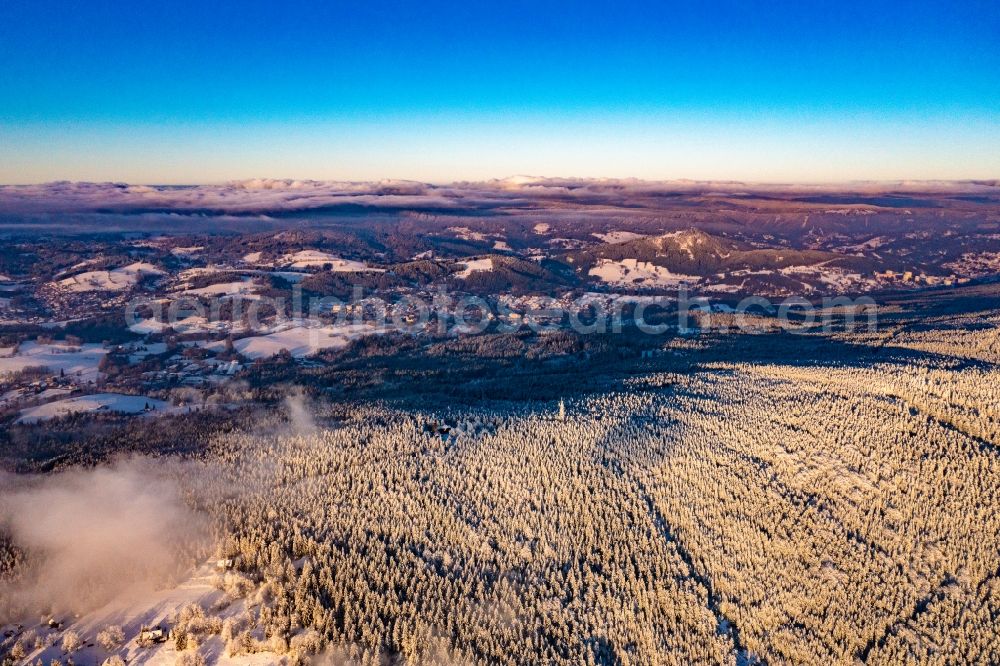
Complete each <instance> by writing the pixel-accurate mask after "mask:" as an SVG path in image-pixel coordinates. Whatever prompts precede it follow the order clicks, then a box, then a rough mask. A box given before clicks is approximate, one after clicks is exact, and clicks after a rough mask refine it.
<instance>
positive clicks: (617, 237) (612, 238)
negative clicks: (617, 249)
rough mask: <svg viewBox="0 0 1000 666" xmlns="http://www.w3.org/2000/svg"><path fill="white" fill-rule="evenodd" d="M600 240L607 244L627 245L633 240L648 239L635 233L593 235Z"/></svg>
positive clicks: (616, 232) (622, 232) (612, 232)
mask: <svg viewBox="0 0 1000 666" xmlns="http://www.w3.org/2000/svg"><path fill="white" fill-rule="evenodd" d="M592 235H594V236H596V237H597V238H600V239H601V240H602V241H604V242H605V243H627V242H628V241H631V240H636V239H639V238H646V235H645V234H637V233H635V232H633V231H609V232H607V233H605V234H592Z"/></svg>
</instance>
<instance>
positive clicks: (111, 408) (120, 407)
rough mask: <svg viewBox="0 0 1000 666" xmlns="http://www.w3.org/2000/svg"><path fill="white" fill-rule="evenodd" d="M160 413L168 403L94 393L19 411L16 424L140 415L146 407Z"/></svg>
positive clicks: (130, 396) (168, 406)
mask: <svg viewBox="0 0 1000 666" xmlns="http://www.w3.org/2000/svg"><path fill="white" fill-rule="evenodd" d="M147 406H148V407H149V408H150V409H152V410H156V411H157V412H159V413H162V412H164V411H166V410H168V409H170V403H168V402H164V401H163V400H154V399H153V398H146V397H144V396H141V395H122V394H120V393H95V394H93V395H82V396H77V397H75V398H65V399H63V400H56V401H55V402H49V403H46V404H44V405H38V406H37V407H29V408H27V409H22V410H21V415H20V416H19V417H18V419H17V422H18V423H38V422H39V421H47V420H48V419H53V418H57V417H60V416H67V415H69V414H79V413H83V412H117V413H119V414H140V413H142V412H144V411H146V407H147Z"/></svg>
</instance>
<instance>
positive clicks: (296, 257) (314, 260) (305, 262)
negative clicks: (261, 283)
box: [280, 250, 384, 273]
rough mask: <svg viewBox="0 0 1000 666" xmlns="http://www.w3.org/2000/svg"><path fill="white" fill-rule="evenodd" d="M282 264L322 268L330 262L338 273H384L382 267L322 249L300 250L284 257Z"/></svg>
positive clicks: (293, 266)
mask: <svg viewBox="0 0 1000 666" xmlns="http://www.w3.org/2000/svg"><path fill="white" fill-rule="evenodd" d="M280 263H281V264H283V265H287V266H291V267H292V268H322V267H323V266H325V265H326V264H330V266H331V268H330V270H332V271H334V272H336V273H354V272H363V271H364V272H372V273H382V272H384V269H382V268H370V267H369V266H367V265H365V264H364V263H362V262H360V261H352V260H350V259H341V258H340V257H338V256H336V255H333V254H330V253H328V252H321V251H320V250H300V251H299V252H296V253H294V254H286V255H285V256H284V257H282V259H281V261H280Z"/></svg>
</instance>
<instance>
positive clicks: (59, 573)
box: [0, 459, 209, 623]
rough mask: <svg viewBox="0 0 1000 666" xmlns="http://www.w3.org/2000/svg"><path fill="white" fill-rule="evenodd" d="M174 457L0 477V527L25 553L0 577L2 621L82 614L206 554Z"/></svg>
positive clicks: (200, 520)
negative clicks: (186, 501) (42, 615)
mask: <svg viewBox="0 0 1000 666" xmlns="http://www.w3.org/2000/svg"><path fill="white" fill-rule="evenodd" d="M177 465H178V463H167V462H157V461H150V460H144V459H133V460H128V461H121V462H118V463H116V464H114V465H110V466H106V467H99V468H95V469H75V470H71V471H67V472H61V473H58V474H53V475H47V476H28V477H26V476H12V475H7V476H0V530H2V531H3V532H4V533H5V537H6V538H7V539H9V540H10V541H11V542H12V543H13V545H14V547H15V548H16V549H18V550H20V551H22V552H23V555H24V557H23V561H22V562H21V563H20V564H19V565H18V566H17V567H15V570H14V572H12V575H11V576H10V577H9V578H8V579H7V580H4V581H2V582H0V623H3V622H4V621H5V620H7V619H11V620H12V619H18V618H21V617H25V616H27V615H30V614H48V613H55V614H59V613H72V612H86V611H88V610H91V609H93V608H96V607H99V606H101V605H103V604H104V603H107V602H108V601H110V600H111V599H113V598H114V597H116V596H117V595H118V594H120V593H123V592H125V591H127V590H133V589H136V588H140V587H142V586H153V585H155V584H158V583H161V582H167V581H168V580H170V579H171V578H172V577H173V576H176V575H178V574H180V573H182V572H183V571H184V570H186V569H187V568H188V567H189V566H190V565H191V563H192V562H193V558H194V557H196V556H202V555H204V554H205V552H206V550H207V548H208V546H209V538H208V534H209V530H208V529H207V521H206V520H205V518H204V517H203V516H202V515H201V514H199V513H198V512H196V511H194V510H193V509H191V508H189V506H188V505H187V504H186V503H185V502H184V500H183V498H182V494H181V490H180V488H179V485H178V483H177V482H176V478H177V474H178V473H179V472H180V471H181V470H180V469H179V468H178V466H177Z"/></svg>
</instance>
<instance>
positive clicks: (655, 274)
mask: <svg viewBox="0 0 1000 666" xmlns="http://www.w3.org/2000/svg"><path fill="white" fill-rule="evenodd" d="M589 275H592V276H594V277H596V278H599V279H600V280H601V282H606V283H608V284H613V285H628V286H640V287H676V286H678V285H682V284H692V283H695V282H698V281H699V280H701V278H700V277H698V276H697V275H683V274H681V273H671V272H670V270H669V269H667V268H664V267H663V266H657V265H656V264H652V263H649V262H648V261H636V260H635V259H623V260H621V261H611V260H609V259H602V260H601V262H600V263H599V264H598V265H597V266H594V267H593V268H591V269H590V271H589Z"/></svg>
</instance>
